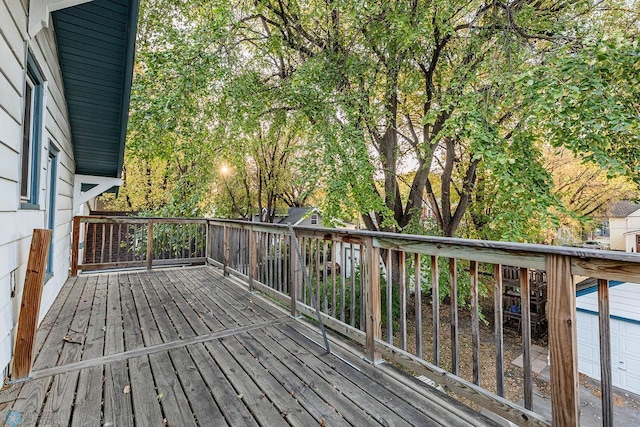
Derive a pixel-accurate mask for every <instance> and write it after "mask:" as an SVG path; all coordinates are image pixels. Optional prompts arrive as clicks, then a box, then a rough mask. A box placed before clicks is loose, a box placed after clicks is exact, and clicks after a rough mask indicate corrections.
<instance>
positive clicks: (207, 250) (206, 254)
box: [204, 220, 213, 265]
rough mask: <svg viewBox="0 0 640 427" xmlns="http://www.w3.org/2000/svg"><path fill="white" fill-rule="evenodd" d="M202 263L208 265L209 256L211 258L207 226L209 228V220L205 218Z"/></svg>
mask: <svg viewBox="0 0 640 427" xmlns="http://www.w3.org/2000/svg"><path fill="white" fill-rule="evenodd" d="M204 227H205V228H204V263H205V265H209V258H213V256H212V254H211V242H210V241H209V240H210V239H211V235H210V234H209V228H211V226H210V224H209V220H206V221H205V223H204Z"/></svg>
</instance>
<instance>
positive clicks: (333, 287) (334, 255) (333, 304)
mask: <svg viewBox="0 0 640 427" xmlns="http://www.w3.org/2000/svg"><path fill="white" fill-rule="evenodd" d="M336 246H337V242H336V241H333V240H332V241H331V298H332V299H331V316H332V317H334V318H335V317H336V305H337V304H336V301H337V300H336V274H337V272H336V270H337V267H336V265H337V262H338V254H337V253H336V252H337V250H336Z"/></svg>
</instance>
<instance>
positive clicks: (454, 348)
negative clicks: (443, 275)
mask: <svg viewBox="0 0 640 427" xmlns="http://www.w3.org/2000/svg"><path fill="white" fill-rule="evenodd" d="M449 276H450V279H449V297H450V303H449V310H450V314H449V317H450V324H451V373H452V374H454V375H460V362H459V360H458V269H457V262H456V259H455V258H449Z"/></svg>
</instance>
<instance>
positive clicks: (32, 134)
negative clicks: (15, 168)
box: [20, 51, 45, 209]
mask: <svg viewBox="0 0 640 427" xmlns="http://www.w3.org/2000/svg"><path fill="white" fill-rule="evenodd" d="M26 71H27V76H26V82H25V96H26V95H27V93H30V96H29V99H25V100H24V103H25V109H24V120H23V127H24V128H23V149H22V156H25V155H26V156H28V158H27V159H25V160H23V161H22V163H21V167H22V171H21V180H22V181H21V184H20V208H21V209H40V205H39V203H38V187H39V184H40V155H41V154H40V153H41V151H42V127H43V126H42V125H43V121H44V109H45V106H44V105H43V104H44V82H45V79H44V76H43V73H42V71H41V70H40V67H39V66H38V64H37V63H36V61H35V59H34V57H33V55H32V54H31V52H30V51H29V52H28V53H27V70H26ZM27 85H29V87H27ZM27 120H28V123H24V122H26V121H27ZM27 127H28V128H27ZM25 168H27V169H26V170H25Z"/></svg>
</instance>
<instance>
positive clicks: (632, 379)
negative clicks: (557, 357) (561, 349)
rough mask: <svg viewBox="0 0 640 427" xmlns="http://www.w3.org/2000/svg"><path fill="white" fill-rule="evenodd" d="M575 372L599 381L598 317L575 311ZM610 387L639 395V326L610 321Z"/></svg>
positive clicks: (614, 320) (620, 321) (615, 320)
mask: <svg viewBox="0 0 640 427" xmlns="http://www.w3.org/2000/svg"><path fill="white" fill-rule="evenodd" d="M577 320H578V324H577V328H578V369H579V370H580V372H582V373H583V374H585V375H588V376H590V377H592V378H595V379H597V380H599V379H600V347H599V343H600V339H599V332H598V316H597V315H595V314H592V313H585V312H582V311H578V319H577ZM611 375H612V379H613V385H614V386H616V387H620V388H622V389H624V390H628V391H630V392H633V393H636V394H640V325H638V324H636V323H631V322H625V321H622V320H618V319H611Z"/></svg>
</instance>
